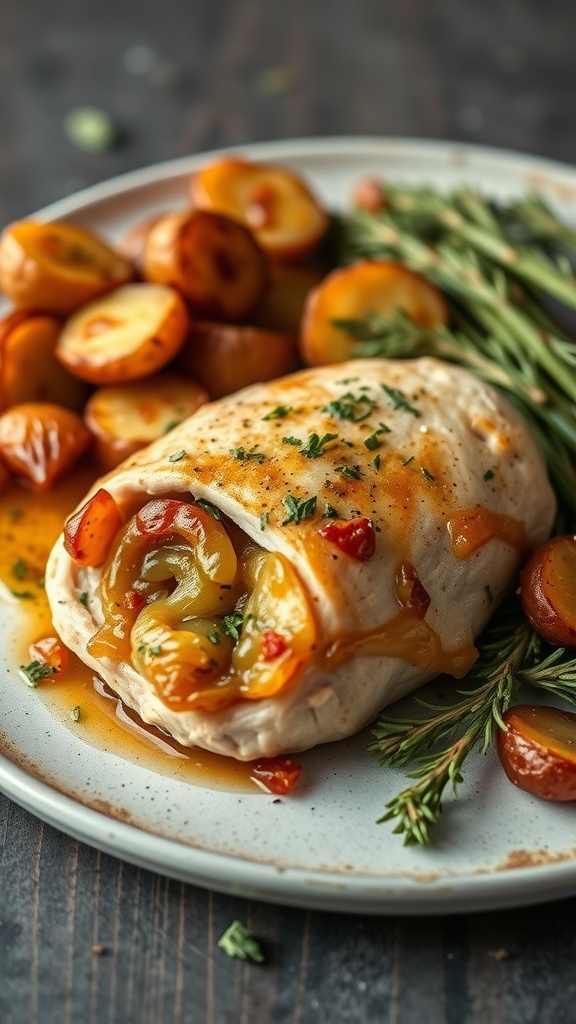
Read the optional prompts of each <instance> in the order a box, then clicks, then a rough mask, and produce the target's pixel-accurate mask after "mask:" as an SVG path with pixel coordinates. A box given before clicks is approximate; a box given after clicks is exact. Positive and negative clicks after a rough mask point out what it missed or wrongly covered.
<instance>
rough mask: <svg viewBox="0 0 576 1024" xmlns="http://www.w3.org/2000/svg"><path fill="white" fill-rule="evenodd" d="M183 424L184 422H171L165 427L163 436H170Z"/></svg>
mask: <svg viewBox="0 0 576 1024" xmlns="http://www.w3.org/2000/svg"><path fill="white" fill-rule="evenodd" d="M181 423H182V420H170V422H169V423H167V424H166V426H165V427H164V430H163V431H162V434H169V433H170V431H171V430H174V427H179V426H180V424H181Z"/></svg>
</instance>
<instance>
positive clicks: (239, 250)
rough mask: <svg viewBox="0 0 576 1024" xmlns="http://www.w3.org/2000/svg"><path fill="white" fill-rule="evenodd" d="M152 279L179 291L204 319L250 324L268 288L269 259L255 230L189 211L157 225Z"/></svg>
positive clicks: (148, 267) (148, 260)
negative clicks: (254, 233) (259, 243)
mask: <svg viewBox="0 0 576 1024" xmlns="http://www.w3.org/2000/svg"><path fill="white" fill-rule="evenodd" d="M143 265H144V277H145V278H146V280H147V281H155V282H157V283H158V284H167V285H170V286H171V287H172V288H176V289H177V290H178V291H179V292H180V293H181V294H182V295H183V296H184V298H185V299H186V301H187V303H188V305H189V306H190V309H191V310H192V311H193V312H194V313H195V314H197V315H198V316H199V317H207V318H210V319H214V320H226V321H231V322H235V321H237V320H244V319H245V318H246V317H248V316H249V315H250V313H252V311H253V310H254V309H256V307H257V306H258V304H259V303H260V301H261V300H262V298H263V296H264V294H265V292H266V288H267V285H268V265H267V261H266V257H265V256H264V253H263V252H262V249H261V248H260V246H259V245H258V242H257V241H256V239H255V238H254V236H253V235H252V233H251V231H249V229H248V228H247V227H245V226H244V225H243V224H240V223H239V222H238V221H236V220H232V219H231V218H230V217H226V216H223V215H222V214H219V213H211V212H207V211H202V210H184V211H182V212H180V213H169V214H166V216H164V217H161V218H160V219H159V220H158V221H157V222H156V224H154V225H153V226H152V227H151V229H150V231H149V232H148V235H147V237H146V243H145V247H144V260H143Z"/></svg>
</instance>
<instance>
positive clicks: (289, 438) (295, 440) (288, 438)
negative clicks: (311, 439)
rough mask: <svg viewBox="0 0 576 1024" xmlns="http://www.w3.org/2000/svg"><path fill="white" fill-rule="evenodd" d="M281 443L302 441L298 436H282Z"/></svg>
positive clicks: (298, 442)
mask: <svg viewBox="0 0 576 1024" xmlns="http://www.w3.org/2000/svg"><path fill="white" fill-rule="evenodd" d="M282 444H302V441H301V440H300V438H298V437H283V438H282Z"/></svg>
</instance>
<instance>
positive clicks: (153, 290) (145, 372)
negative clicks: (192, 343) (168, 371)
mask: <svg viewBox="0 0 576 1024" xmlns="http://www.w3.org/2000/svg"><path fill="white" fill-rule="evenodd" d="M189 325H190V318H189V316H188V312H187V310H186V306H185V304H184V300H183V299H182V298H181V297H180V295H179V294H178V292H176V291H174V289H173V288H168V287H167V286H166V285H160V284H146V283H139V284H128V285H124V286H123V287H122V288H117V289H116V291H113V292H111V293H110V294H109V295H105V296H104V297H103V298H101V299H96V300H95V301H94V302H91V303H89V304H88V305H86V306H83V307H82V309H79V310H78V312H77V313H75V314H74V315H73V316H72V317H71V318H70V319H69V320H68V321H67V323H66V324H65V326H64V329H63V331H62V333H61V335H60V340H59V342H58V346H57V348H56V355H57V357H58V359H59V360H60V362H61V363H62V364H63V366H65V367H66V369H67V370H69V371H70V373H73V374H74V375H75V376H76V377H80V379H81V380H87V381H89V382H90V383H92V384H119V383H124V382H125V381H129V380H139V379H140V378H142V377H149V376H150V375H151V374H153V373H156V371H157V370H160V369H161V368H162V367H163V366H165V365H166V363H168V362H170V360H171V359H173V358H174V356H175V355H177V353H178V352H179V351H180V349H181V347H182V345H183V344H184V340H185V338H186V335H187V333H188V329H189Z"/></svg>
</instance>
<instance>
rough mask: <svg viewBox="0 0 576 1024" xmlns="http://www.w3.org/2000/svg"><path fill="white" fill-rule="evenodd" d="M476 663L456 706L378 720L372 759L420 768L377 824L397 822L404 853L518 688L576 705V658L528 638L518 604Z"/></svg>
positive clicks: (430, 822)
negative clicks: (532, 689) (425, 714)
mask: <svg viewBox="0 0 576 1024" xmlns="http://www.w3.org/2000/svg"><path fill="white" fill-rule="evenodd" d="M479 651H480V656H479V658H478V660H477V661H476V663H475V665H474V666H473V668H472V669H471V671H470V672H469V673H468V675H467V676H466V678H465V680H464V681H463V682H464V683H466V684H467V685H466V688H465V689H459V690H458V693H459V694H460V696H461V700H459V701H458V702H457V703H455V704H452V705H449V706H444V705H436V704H430V703H426V702H425V701H422V700H420V699H417V698H415V700H416V702H417V703H418V704H419V706H420V707H421V708H426V709H427V710H428V711H429V712H431V714H430V715H429V716H428V717H427V718H401V719H398V718H388V717H386V716H384V715H381V716H380V718H379V719H378V720H377V722H376V724H375V726H374V729H373V737H374V739H373V740H372V742H371V744H370V747H369V749H370V751H372V752H373V753H377V754H378V755H379V758H380V764H382V765H386V766H388V767H394V768H397V767H402V766H403V765H405V764H407V763H408V762H410V761H414V762H416V763H417V765H418V766H417V767H416V768H415V769H414V770H413V771H412V772H410V773H409V774H408V778H411V779H414V780H415V781H414V783H413V785H411V786H409V787H407V788H406V789H404V790H403V791H402V792H401V793H399V794H398V795H397V796H396V797H394V798H393V799H392V800H390V801H389V803H388V804H387V805H386V811H385V813H384V814H383V815H382V817H381V818H379V819H378V820H379V821H380V822H383V821H390V820H393V819H397V824H396V827H395V829H394V832H395V833H401V834H403V835H404V842H405V844H406V845H412V844H416V843H417V844H419V845H421V846H426V845H427V844H428V843H429V842H430V831H431V829H432V827H433V826H434V825H435V824H436V823H437V822H438V820H439V818H440V815H441V813H442V797H443V794H444V791H445V790H446V787H447V786H449V785H451V786H452V788H453V790H454V792H456V789H457V786H458V784H459V783H460V782H461V781H462V765H463V762H464V760H465V759H466V757H467V755H468V754H469V753H470V751H472V750H473V749H474V748H475V747H480V750H481V752H482V753H483V754H485V753H486V752H487V750H488V748H489V746H490V743H491V740H492V736H493V733H494V727H495V726H496V727H500V728H502V727H503V721H502V719H503V715H504V713H505V712H506V710H507V709H508V708H509V707H510V706H511V705H512V704H514V703H515V702H516V700H517V697H518V691H519V689H520V687H521V686H522V685H523V684H528V685H530V686H533V687H536V688H539V689H542V690H546V691H548V692H549V693H552V694H554V695H555V696H558V697H562V698H564V699H565V700H568V701H570V702H571V703H573V704H576V657H574V658H569V657H568V656H567V654H566V652H565V651H564V650H563V649H553V648H550V647H549V645H548V644H545V643H544V641H542V640H541V639H540V638H539V637H538V636H537V635H536V634H535V633H534V631H533V630H532V628H531V626H530V625H529V624H528V622H527V620H526V619H525V618H524V616H523V614H522V609H521V608H520V605H519V602H518V601H517V600H516V599H513V600H511V601H510V602H508V604H507V606H506V607H505V608H502V609H501V610H500V611H499V613H498V617H497V618H496V619H494V620H493V622H492V623H491V624H490V625H489V626H488V628H487V630H486V631H485V633H484V636H483V638H482V640H481V642H480V644H479Z"/></svg>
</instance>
